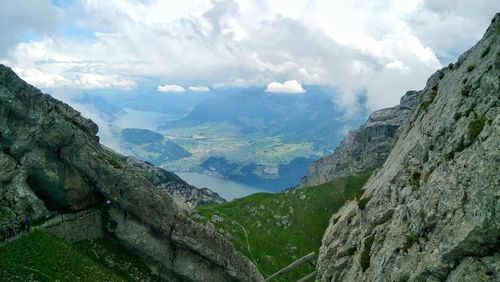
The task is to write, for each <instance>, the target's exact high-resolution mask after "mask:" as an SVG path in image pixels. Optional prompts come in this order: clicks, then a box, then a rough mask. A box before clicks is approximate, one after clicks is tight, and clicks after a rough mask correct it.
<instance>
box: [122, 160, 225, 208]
mask: <svg viewBox="0 0 500 282" xmlns="http://www.w3.org/2000/svg"><path fill="white" fill-rule="evenodd" d="M126 165H127V166H130V167H133V168H135V169H137V170H138V171H140V172H141V173H142V174H143V175H144V176H145V177H146V178H147V179H148V180H149V182H151V183H152V184H153V185H154V186H156V187H157V188H160V189H163V190H165V191H167V192H168V194H169V195H170V197H171V198H172V199H173V200H174V202H175V203H176V204H177V205H178V206H179V207H180V208H182V209H185V210H191V209H193V208H195V207H197V206H199V205H211V204H221V203H225V202H226V200H224V199H223V198H222V197H221V196H219V194H217V193H216V192H214V191H212V190H210V189H208V188H197V187H194V186H192V185H189V184H187V183H186V182H185V181H184V180H182V179H181V178H180V177H179V176H177V175H175V174H174V173H172V172H169V171H166V170H164V169H162V168H159V167H156V166H154V165H152V164H149V163H146V162H143V161H140V160H137V159H135V158H133V157H128V159H127V164H126Z"/></svg>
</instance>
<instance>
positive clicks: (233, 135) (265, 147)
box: [162, 122, 320, 171]
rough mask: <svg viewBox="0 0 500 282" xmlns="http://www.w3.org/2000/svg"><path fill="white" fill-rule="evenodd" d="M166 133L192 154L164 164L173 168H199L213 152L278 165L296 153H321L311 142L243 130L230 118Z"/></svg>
mask: <svg viewBox="0 0 500 282" xmlns="http://www.w3.org/2000/svg"><path fill="white" fill-rule="evenodd" d="M164 134H165V137H166V138H168V139H169V140H171V141H172V142H174V143H176V144H178V145H179V146H181V147H183V148H184V149H186V150H187V151H189V152H190V153H191V154H192V156H191V157H187V158H183V159H180V160H176V161H173V162H168V163H165V164H163V165H162V167H164V168H166V169H168V170H173V171H188V170H189V171H198V170H199V165H200V164H201V163H202V162H203V161H205V160H206V159H207V158H209V157H210V156H224V157H225V158H226V159H227V160H228V161H230V162H233V163H238V164H239V165H240V166H245V165H248V164H252V163H255V164H264V165H266V166H276V165H279V164H286V163H289V162H290V161H291V160H293V159H295V158H297V157H311V156H315V157H319V156H320V155H319V154H318V152H315V151H314V150H313V146H312V144H311V143H306V142H304V143H297V144H294V143H284V142H282V140H281V137H280V136H272V137H267V136H262V135H259V134H258V133H254V134H243V133H241V132H239V131H238V129H237V128H236V127H235V126H234V125H232V124H230V123H227V122H224V123H216V124H214V123H206V124H203V125H198V126H193V127H188V128H180V129H170V130H168V131H166V132H164Z"/></svg>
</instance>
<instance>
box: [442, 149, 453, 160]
mask: <svg viewBox="0 0 500 282" xmlns="http://www.w3.org/2000/svg"><path fill="white" fill-rule="evenodd" d="M454 157H455V153H453V151H452V152H449V153H446V154H444V155H443V159H444V160H445V161H451V160H453V158H454Z"/></svg>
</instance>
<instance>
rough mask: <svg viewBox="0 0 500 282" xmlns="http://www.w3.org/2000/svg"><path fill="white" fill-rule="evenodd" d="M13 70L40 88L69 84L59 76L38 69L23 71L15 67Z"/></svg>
mask: <svg viewBox="0 0 500 282" xmlns="http://www.w3.org/2000/svg"><path fill="white" fill-rule="evenodd" d="M12 70H13V71H14V72H15V73H17V75H19V77H21V78H22V79H24V80H25V81H27V82H28V83H30V84H33V85H37V86H38V87H45V88H53V87H58V86H59V87H60V86H64V85H66V84H68V81H67V80H66V79H65V78H64V77H62V76H61V75H58V74H47V73H43V72H41V71H39V70H37V69H23V68H17V67H13V68H12Z"/></svg>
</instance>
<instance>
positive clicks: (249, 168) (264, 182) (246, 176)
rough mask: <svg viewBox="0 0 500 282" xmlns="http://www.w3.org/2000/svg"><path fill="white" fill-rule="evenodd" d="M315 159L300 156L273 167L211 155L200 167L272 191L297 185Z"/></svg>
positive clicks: (206, 171) (211, 172)
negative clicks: (244, 163) (232, 161)
mask: <svg viewBox="0 0 500 282" xmlns="http://www.w3.org/2000/svg"><path fill="white" fill-rule="evenodd" d="M312 161H313V159H309V158H303V157H298V158H295V159H293V160H292V161H290V162H289V163H287V164H280V165H277V166H273V167H268V166H263V165H256V164H249V165H246V166H243V167H241V166H239V165H238V164H236V163H231V162H229V161H228V160H226V159H225V158H224V157H210V158H208V159H207V160H206V161H204V162H203V163H202V164H201V165H200V167H201V168H202V169H204V171H203V172H205V173H208V174H215V175H218V176H223V177H227V178H229V179H231V180H233V181H236V182H239V183H243V184H247V185H251V186H256V187H262V188H265V189H267V190H268V191H272V192H280V191H282V190H283V189H284V188H290V187H294V186H296V184H297V183H298V182H299V180H300V179H301V178H302V176H303V175H304V174H305V173H306V169H307V167H308V166H309V165H310V164H311V162H312Z"/></svg>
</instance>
